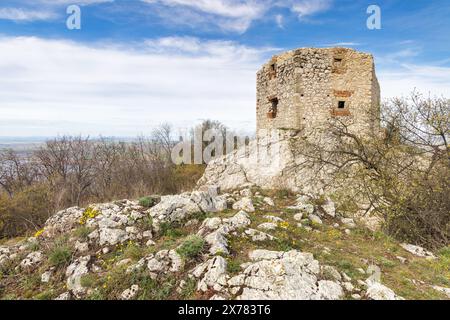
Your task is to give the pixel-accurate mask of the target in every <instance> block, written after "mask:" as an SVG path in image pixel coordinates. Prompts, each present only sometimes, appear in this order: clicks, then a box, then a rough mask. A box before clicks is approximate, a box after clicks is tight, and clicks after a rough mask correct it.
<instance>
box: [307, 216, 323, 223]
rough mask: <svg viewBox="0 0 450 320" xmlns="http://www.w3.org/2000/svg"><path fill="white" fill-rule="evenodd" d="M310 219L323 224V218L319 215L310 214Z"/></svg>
mask: <svg viewBox="0 0 450 320" xmlns="http://www.w3.org/2000/svg"><path fill="white" fill-rule="evenodd" d="M309 219H310V220H311V222H312V223H313V224H323V222H322V219H320V218H319V217H318V216H316V215H315V214H310V215H309Z"/></svg>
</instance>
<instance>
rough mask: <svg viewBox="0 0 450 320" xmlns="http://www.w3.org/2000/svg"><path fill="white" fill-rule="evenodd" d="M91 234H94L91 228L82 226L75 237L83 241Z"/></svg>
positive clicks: (75, 233) (76, 231)
mask: <svg viewBox="0 0 450 320" xmlns="http://www.w3.org/2000/svg"><path fill="white" fill-rule="evenodd" d="M91 232H92V229H91V228H88V227H86V226H81V227H79V228H78V229H76V230H75V232H74V236H75V237H77V238H79V239H81V240H87V239H88V236H89V234H90V233H91Z"/></svg>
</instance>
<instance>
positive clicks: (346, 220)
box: [341, 218, 356, 228]
mask: <svg viewBox="0 0 450 320" xmlns="http://www.w3.org/2000/svg"><path fill="white" fill-rule="evenodd" d="M341 222H342V223H343V224H344V225H345V226H346V227H347V228H356V224H355V220H353V219H352V218H342V219H341Z"/></svg>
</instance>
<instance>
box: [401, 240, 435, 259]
mask: <svg viewBox="0 0 450 320" xmlns="http://www.w3.org/2000/svg"><path fill="white" fill-rule="evenodd" d="M401 247H402V248H403V249H405V250H406V251H408V252H409V253H412V254H413V255H415V256H418V257H422V258H428V259H435V258H436V256H435V255H434V254H433V253H432V252H431V251H428V250H426V249H424V248H422V247H419V246H415V245H412V244H407V243H402V244H401Z"/></svg>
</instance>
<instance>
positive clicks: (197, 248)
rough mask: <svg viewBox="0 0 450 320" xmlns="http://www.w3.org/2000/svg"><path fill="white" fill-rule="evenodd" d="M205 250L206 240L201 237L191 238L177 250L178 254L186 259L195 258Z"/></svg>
mask: <svg viewBox="0 0 450 320" xmlns="http://www.w3.org/2000/svg"><path fill="white" fill-rule="evenodd" d="M204 248H205V240H203V238H201V237H199V236H195V235H193V236H189V237H187V238H186V240H184V241H183V243H182V244H181V245H180V246H179V247H178V248H177V253H178V254H179V255H180V256H182V257H183V258H185V259H190V258H195V257H196V256H198V255H199V254H200V253H201V252H202V251H203V249H204Z"/></svg>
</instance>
